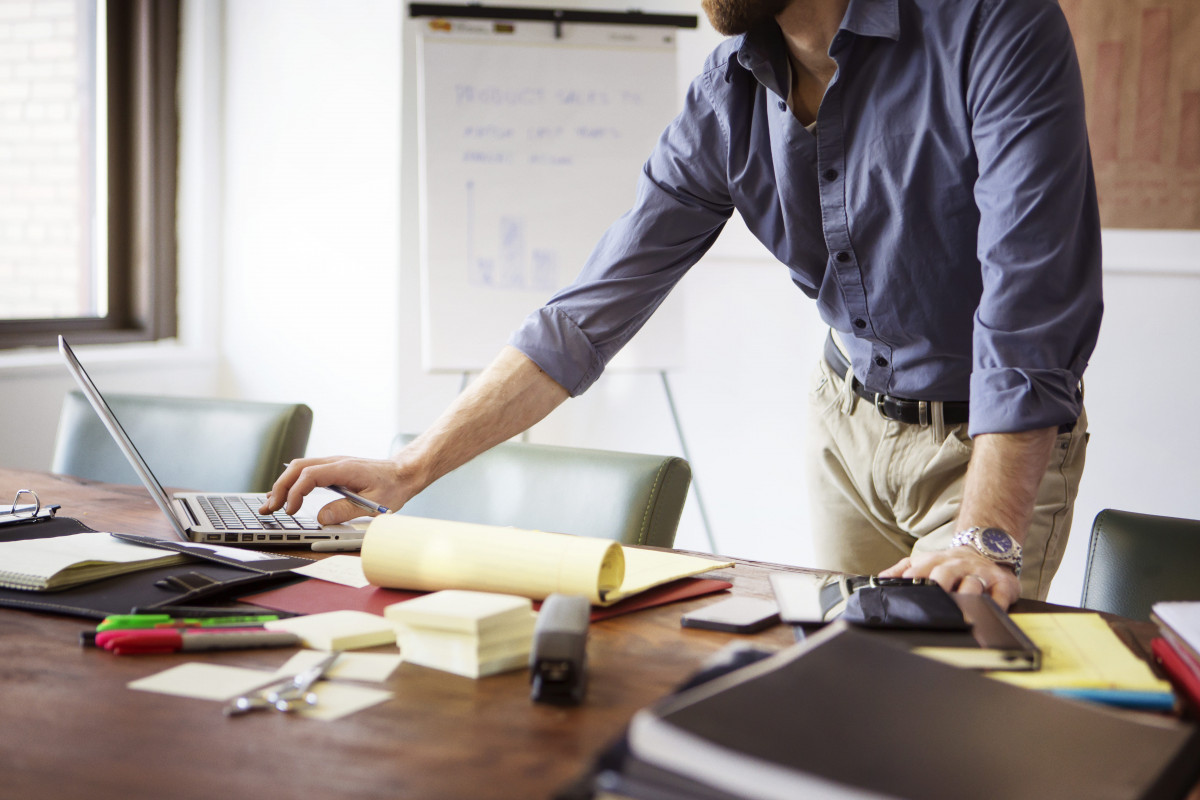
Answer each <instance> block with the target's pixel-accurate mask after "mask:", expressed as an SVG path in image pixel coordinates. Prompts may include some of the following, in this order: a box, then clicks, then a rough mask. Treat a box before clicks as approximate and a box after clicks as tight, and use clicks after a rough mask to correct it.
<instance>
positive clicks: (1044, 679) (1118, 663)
mask: <svg viewBox="0 0 1200 800" xmlns="http://www.w3.org/2000/svg"><path fill="white" fill-rule="evenodd" d="M1012 620H1013V622H1015V623H1016V624H1017V626H1018V627H1020V628H1021V630H1023V631H1024V632H1025V634H1026V635H1027V636H1028V637H1029V638H1030V639H1032V640H1033V643H1034V644H1036V645H1037V646H1038V647H1039V648H1040V649H1041V651H1042V668H1041V669H1040V670H1037V671H1034V672H991V673H988V674H989V675H990V676H991V677H993V678H996V679H997V680H1002V681H1004V682H1006V683H1012V684H1016V685H1017V686H1024V687H1026V688H1028V689H1125V690H1133V691H1146V692H1170V691H1171V685H1170V684H1169V683H1167V682H1166V681H1162V680H1159V679H1158V678H1157V677H1155V675H1154V673H1153V671H1151V669H1150V666H1149V665H1148V664H1147V663H1146V662H1145V661H1143V660H1142V659H1140V658H1138V657H1137V656H1136V655H1134V654H1133V653H1132V652H1131V651H1130V650H1129V648H1128V647H1126V646H1125V643H1124V642H1122V641H1121V639H1120V637H1118V636H1117V634H1116V633H1114V632H1113V630H1112V628H1110V627H1109V625H1108V623H1107V622H1105V621H1104V618H1103V617H1101V616H1100V615H1099V614H1091V613H1078V614H1075V613H1062V614H1013V615H1012Z"/></svg>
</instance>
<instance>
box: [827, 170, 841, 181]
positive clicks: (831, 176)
mask: <svg viewBox="0 0 1200 800" xmlns="http://www.w3.org/2000/svg"><path fill="white" fill-rule="evenodd" d="M837 176H838V171H837V170H836V169H827V170H825V176H824V177H825V180H827V181H836V180H837Z"/></svg>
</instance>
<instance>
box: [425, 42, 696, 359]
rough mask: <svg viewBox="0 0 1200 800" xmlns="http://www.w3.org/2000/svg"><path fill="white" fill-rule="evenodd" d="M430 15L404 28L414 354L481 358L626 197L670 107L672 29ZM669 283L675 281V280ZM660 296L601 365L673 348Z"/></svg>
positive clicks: (668, 310) (558, 283)
mask: <svg viewBox="0 0 1200 800" xmlns="http://www.w3.org/2000/svg"><path fill="white" fill-rule="evenodd" d="M558 29H559V33H560V36H556V35H555V33H556V26H555V24H553V23H550V22H493V21H490V20H457V19H456V20H446V19H432V20H428V21H425V22H423V23H422V27H421V31H420V33H419V34H418V40H417V42H418V53H417V57H418V76H417V82H418V87H419V88H418V104H419V109H418V112H419V121H418V135H419V141H418V148H419V154H420V169H419V175H420V229H421V313H422V356H423V364H424V367H425V369H427V370H431V371H437V370H448V371H471V370H477V369H481V368H482V367H484V366H486V365H487V364H488V363H489V362H490V361H491V360H492V358H494V357H495V355H496V353H497V352H498V351H499V350H500V348H501V346H502V345H503V344H504V343H505V342H506V341H507V340H508V337H509V335H510V334H511V333H512V332H513V331H514V330H516V329H517V328H518V327H519V326H520V325H521V323H522V321H523V320H524V318H525V317H526V315H528V314H529V313H530V312H531V311H533V310H534V309H536V308H539V307H540V306H542V305H543V304H545V302H546V301H547V300H548V299H549V298H550V296H551V295H552V294H553V293H554V292H555V291H556V290H558V289H559V288H561V287H563V286H565V285H567V284H569V283H570V282H571V281H572V280H573V279H574V277H575V276H576V274H577V273H578V272H579V269H580V267H582V266H583V264H584V262H585V260H586V259H587V256H588V254H589V253H590V252H591V250H592V248H593V246H594V245H595V244H596V242H597V240H598V239H599V237H600V235H601V234H602V233H603V232H604V230H605V229H606V228H607V227H608V226H609V225H610V224H611V223H612V222H613V221H614V220H616V219H617V217H619V216H620V215H621V214H622V213H624V212H625V211H626V210H628V209H629V207H630V206H631V205H632V204H633V200H634V192H635V188H636V182H637V177H638V175H639V173H640V172H641V168H642V165H643V163H644V162H645V160H646V158H647V156H649V154H650V151H651V150H652V149H653V147H654V143H655V141H656V140H657V139H658V137H659V135H660V134H661V133H662V130H663V129H664V128H665V127H666V126H667V124H668V123H669V122H670V121H671V119H672V118H673V117H674V116H675V114H676V113H677V112H678V109H679V107H680V105H681V100H680V97H679V95H678V89H677V86H676V56H675V35H676V32H675V30H674V29H671V28H659V27H639V26H622V25H601V24H570V23H567V24H560V25H559V26H558ZM675 294H678V292H676V293H675ZM682 307H683V304H682V302H681V301H680V300H679V298H678V297H672V298H668V301H667V302H665V303H664V304H663V306H662V307H660V309H659V311H658V312H657V313H656V314H655V317H654V318H653V319H652V320H651V322H650V323H649V324H647V326H646V327H645V328H644V329H643V330H642V331H641V333H639V335H638V336H636V337H634V339H633V341H632V342H631V344H630V345H629V346H628V347H626V348H625V351H623V352H622V353H621V354H620V355H619V356H618V357H617V359H615V360H614V362H613V364H612V366H613V367H617V368H619V367H621V366H624V367H626V368H642V369H667V368H669V367H671V366H673V365H675V364H677V363H679V362H680V361H681V358H682V355H681V349H682V338H683V324H682V320H681V318H680V317H681V314H682Z"/></svg>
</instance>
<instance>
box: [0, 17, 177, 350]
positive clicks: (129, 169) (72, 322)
mask: <svg viewBox="0 0 1200 800" xmlns="http://www.w3.org/2000/svg"><path fill="white" fill-rule="evenodd" d="M107 6H108V8H107V26H106V27H107V40H108V41H107V51H108V57H107V69H108V81H107V86H106V92H107V102H108V125H107V127H108V153H107V163H108V236H107V238H108V269H107V281H108V313H107V314H106V315H105V316H103V317H64V318H57V319H49V318H43V319H14V320H0V349H9V348H16V347H30V346H45V345H53V344H55V343H56V341H57V338H58V335H59V334H60V333H61V334H64V335H67V336H70V337H71V340H72V341H73V342H79V343H82V342H93V343H111V342H134V341H151V340H155V339H165V338H170V337H173V336H175V335H176V333H177V329H178V315H177V308H176V303H177V300H176V293H177V285H178V284H177V281H178V279H177V273H176V269H177V266H176V252H177V247H176V231H175V228H176V202H177V200H176V192H177V171H178V161H179V110H178V100H177V82H178V76H179V38H180V37H179V0H107Z"/></svg>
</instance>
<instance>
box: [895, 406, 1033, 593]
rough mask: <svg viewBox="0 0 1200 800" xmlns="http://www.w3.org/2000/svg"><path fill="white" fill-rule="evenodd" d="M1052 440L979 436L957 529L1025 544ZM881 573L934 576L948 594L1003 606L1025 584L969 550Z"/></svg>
mask: <svg viewBox="0 0 1200 800" xmlns="http://www.w3.org/2000/svg"><path fill="white" fill-rule="evenodd" d="M1054 438H1055V430H1054V428H1045V429H1042V430H1036V431H1027V432H1024V433H990V434H980V435H979V436H976V437H975V441H974V446H973V449H972V453H971V463H970V464H969V465H968V467H967V484H966V487H965V488H964V492H963V502H962V506H961V507H960V508H959V510H958V519H957V521H956V524H955V528H956V529H957V530H960V531H961V530H965V529H967V528H973V527H980V528H1000V529H1001V530H1003V531H1007V532H1008V533H1009V534H1010V535H1011V536H1012V537H1013V538H1014V539H1016V540H1017V541H1018V542H1021V543H1024V541H1025V535H1026V534H1027V533H1028V532H1029V522H1030V519H1031V518H1032V516H1033V504H1034V500H1035V498H1036V497H1037V490H1038V486H1039V485H1040V484H1041V481H1042V477H1043V476H1044V475H1045V473H1046V466H1047V465H1048V464H1049V463H1050V453H1051V451H1052V449H1053V447H1054ZM879 574H880V575H882V576H884V577H899V576H904V577H906V578H932V579H933V580H935V581H937V582H938V583H939V584H941V586H943V587H944V588H945V589H946V590H947V591H958V592H969V593H979V592H986V593H988V594H990V595H991V596H992V598H993V599H994V600H995V601H996V602H997V603H999V604H1000V605H1001V607H1003V608H1007V607H1009V606H1010V605H1012V604H1013V603H1014V602H1016V600H1017V598H1018V597H1019V596H1020V594H1021V584H1020V582H1019V581H1018V579H1017V576H1016V574H1015V573H1014V571H1013V570H1012V569H1011V568H1010V567H1009V566H1007V565H1003V564H998V563H996V562H995V561H992V560H990V559H988V558H985V557H984V556H983V555H981V554H980V553H979V552H977V551H976V550H974V549H973V548H971V547H950V548H946V549H942V550H933V551H929V552H924V553H915V552H914V554H913V555H912V556H910V557H907V558H902V559H900V560H899V561H898V562H897V563H896V564H894V565H893V566H891V567H889V568H888V569H885V570H883V571H882V572H880V573H879ZM967 578H974V579H975V580H967Z"/></svg>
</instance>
